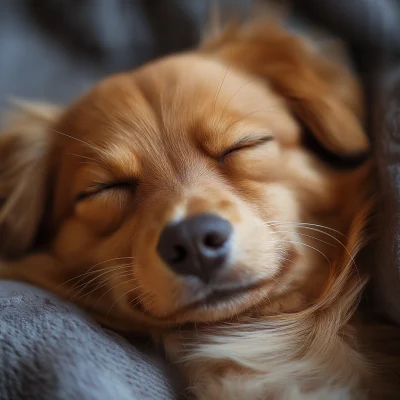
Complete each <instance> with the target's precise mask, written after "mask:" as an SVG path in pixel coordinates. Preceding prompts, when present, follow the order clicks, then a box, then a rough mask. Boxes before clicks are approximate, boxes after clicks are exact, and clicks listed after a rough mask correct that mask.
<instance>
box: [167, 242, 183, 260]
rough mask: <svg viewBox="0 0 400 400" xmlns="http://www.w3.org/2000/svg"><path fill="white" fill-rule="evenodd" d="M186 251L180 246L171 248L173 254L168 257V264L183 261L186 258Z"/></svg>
mask: <svg viewBox="0 0 400 400" xmlns="http://www.w3.org/2000/svg"><path fill="white" fill-rule="evenodd" d="M187 254H188V252H187V250H186V249H185V248H184V247H183V246H180V245H175V246H174V247H173V252H172V254H171V256H170V257H169V260H168V261H169V262H173V263H179V262H182V261H184V260H185V258H186V257H187Z"/></svg>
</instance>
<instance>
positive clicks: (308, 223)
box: [265, 221, 346, 237]
mask: <svg viewBox="0 0 400 400" xmlns="http://www.w3.org/2000/svg"><path fill="white" fill-rule="evenodd" d="M285 224H288V225H306V226H315V227H318V228H324V229H327V230H329V231H333V232H336V233H337V234H339V235H341V236H344V237H346V235H345V234H344V233H342V232H340V231H338V230H336V229H333V228H330V227H329V226H325V225H319V224H312V223H310V222H290V221H268V222H265V225H285Z"/></svg>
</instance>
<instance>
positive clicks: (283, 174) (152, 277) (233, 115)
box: [0, 23, 395, 399]
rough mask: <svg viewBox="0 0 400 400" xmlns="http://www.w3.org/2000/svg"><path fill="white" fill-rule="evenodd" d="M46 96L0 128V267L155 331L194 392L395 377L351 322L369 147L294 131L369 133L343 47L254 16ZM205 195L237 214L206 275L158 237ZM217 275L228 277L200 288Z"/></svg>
mask: <svg viewBox="0 0 400 400" xmlns="http://www.w3.org/2000/svg"><path fill="white" fill-rule="evenodd" d="M48 111H49V110H48V109H42V108H41V107H40V106H38V108H34V109H26V110H25V111H24V113H23V115H24V116H23V119H22V120H20V121H18V122H17V123H16V124H11V125H10V128H9V129H8V130H6V132H5V133H4V134H3V135H2V136H0V153H1V154H2V158H1V161H0V178H1V181H0V195H1V196H2V198H3V201H2V204H3V205H2V209H1V213H0V234H1V236H2V237H4V238H6V240H3V241H2V243H1V247H0V248H1V251H2V253H3V254H4V255H5V256H8V257H9V258H10V257H17V259H16V260H14V261H9V262H7V263H5V262H4V263H3V266H2V267H1V269H0V276H2V277H6V278H12V279H22V280H27V281H29V282H32V283H34V284H37V285H40V286H42V287H45V288H47V289H49V290H52V291H54V292H56V293H57V294H59V295H61V296H63V297H66V298H70V299H72V300H73V301H75V302H77V303H78V304H80V305H81V306H83V307H85V308H86V309H88V310H89V311H90V312H91V313H92V314H93V315H94V316H95V317H96V318H97V319H98V320H99V321H101V322H102V323H104V324H106V325H108V326H110V327H112V328H114V329H119V330H125V331H142V332H147V333H149V334H152V335H153V336H154V338H155V339H160V340H161V341H162V342H163V343H164V345H165V347H166V351H167V353H168V355H169V357H170V358H171V359H172V360H174V361H177V362H180V363H181V364H183V365H184V368H182V371H183V372H184V373H185V374H186V378H187V379H188V382H189V385H190V387H191V389H192V392H193V393H194V394H195V395H196V396H197V397H198V398H199V399H243V398H248V399H267V398H268V399H302V398H304V399H320V398H326V399H345V398H349V399H358V398H367V397H369V398H390V396H392V395H393V394H394V393H395V389H393V388H392V387H389V386H387V384H386V383H382V381H380V380H379V379H378V377H379V376H378V374H377V372H376V370H375V367H376V365H374V362H373V361H374V359H373V358H371V356H370V353H369V352H368V351H364V349H363V348H361V347H360V346H359V344H358V343H359V335H360V331H359V330H358V325H357V329H356V325H354V323H353V317H354V312H355V310H356V307H357V302H358V297H359V295H360V292H361V290H362V288H363V285H364V283H365V271H363V269H362V268H359V269H357V267H356V264H355V262H354V258H353V257H354V256H355V255H356V253H357V251H358V249H359V248H360V246H362V245H363V242H364V241H365V235H364V233H363V230H364V228H365V226H366V222H367V219H368V215H369V213H370V209H371V204H372V199H371V187H370V186H371V185H370V182H371V165H370V162H366V163H364V164H362V165H360V166H358V167H354V168H351V169H347V170H338V169H336V168H334V167H333V166H331V165H330V164H329V163H326V162H324V161H322V160H320V158H319V157H318V156H317V155H315V154H314V153H313V152H311V151H310V150H308V149H307V148H306V147H305V146H303V144H302V140H303V136H304V130H305V128H306V129H307V130H309V131H310V132H311V133H312V135H313V136H314V137H315V138H316V140H317V141H318V142H319V144H320V145H321V146H322V147H324V148H325V149H327V150H328V151H330V152H331V153H334V154H336V155H338V156H340V157H342V158H352V157H355V156H358V155H360V154H363V153H365V152H367V151H368V146H369V144H368V140H367V138H366V136H365V134H364V132H363V128H362V124H363V101H362V94H361V90H360V88H359V85H358V83H357V81H356V79H355V77H354V76H353V75H352V74H351V73H350V72H349V71H348V70H347V69H346V68H345V66H344V65H343V64H340V63H335V62H332V60H328V59H326V58H325V57H324V56H323V55H321V53H320V52H319V51H318V49H316V48H314V47H313V46H311V45H310V44H309V43H308V42H307V41H305V40H303V39H302V38H297V37H295V36H293V35H291V34H289V33H287V32H286V31H285V30H284V29H281V28H279V27H278V26H276V25H274V24H265V23H264V24H263V25H252V26H250V27H247V28H242V29H238V30H235V29H233V30H231V31H229V30H228V31H227V32H226V34H224V35H222V36H221V37H220V38H218V39H216V40H214V41H212V42H209V43H207V44H206V45H204V46H203V47H201V48H200V49H199V50H197V51H194V52H190V53H186V54H182V55H177V56H171V57H168V58H165V59H162V60H159V61H155V62H153V63H150V64H148V65H145V66H144V67H142V68H139V69H138V70H136V71H133V72H127V73H122V74H119V75H117V76H113V77H110V78H109V79H106V80H105V81H103V82H100V83H99V84H98V85H96V86H95V87H94V88H93V89H92V90H91V91H90V92H89V93H88V94H86V95H85V96H83V97H82V98H81V99H79V100H78V101H77V102H75V103H74V104H73V105H72V106H70V107H69V108H67V109H65V110H64V111H60V110H57V109H55V110H53V111H52V112H48ZM266 136H268V137H269V136H272V137H273V139H272V140H269V139H268V142H266V143H264V142H263V138H265V137H266ZM238 143H239V144H240V146H243V144H244V146H243V148H241V149H240V150H237V151H233V152H231V153H229V154H226V152H227V150H230V149H232V146H235V145H236V146H238ZM109 183H112V184H115V183H118V186H117V187H115V186H114V187H112V188H108V187H107V188H106V189H104V187H103V186H102V185H103V184H107V185H108V184H109ZM92 192H93V193H92ZM94 192H96V193H94ZM202 212H208V213H210V212H211V213H214V214H217V215H219V216H221V217H223V218H225V219H227V220H228V221H230V223H231V224H232V225H233V226H234V230H235V237H234V247H233V253H232V255H231V257H232V259H231V267H230V268H229V269H228V270H227V272H226V273H224V274H223V276H222V277H220V278H219V280H217V281H215V282H213V283H212V284H210V285H208V286H206V287H205V286H204V285H201V284H200V283H199V282H197V281H195V280H193V279H187V278H182V277H181V276H178V275H176V274H175V273H174V272H173V271H172V270H170V269H169V268H168V267H167V266H166V265H164V263H163V262H162V260H161V259H160V257H159V256H158V254H157V252H156V246H157V241H158V238H159V236H160V232H161V230H162V229H163V228H164V227H165V226H166V225H167V224H168V223H170V222H171V221H177V220H180V219H181V218H184V217H188V216H193V215H196V214H199V213H202ZM359 267H360V266H359ZM226 289H237V293H236V295H235V294H232V296H231V297H230V298H228V299H227V300H225V301H221V302H219V303H216V304H214V305H210V306H207V304H202V301H203V300H204V299H205V298H206V297H207V295H208V294H210V293H211V292H212V291H213V290H226ZM244 289H245V290H244ZM241 290H243V291H241ZM383 387H385V390H386V392H384V390H383ZM374 396H375V397H374ZM376 396H378V397H376ZM379 396H380V397H379ZM384 396H386V397H384ZM393 396H394V395H393Z"/></svg>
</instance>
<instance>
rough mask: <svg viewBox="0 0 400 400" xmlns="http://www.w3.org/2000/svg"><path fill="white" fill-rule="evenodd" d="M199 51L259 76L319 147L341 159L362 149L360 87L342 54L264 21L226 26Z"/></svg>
mask: <svg viewBox="0 0 400 400" xmlns="http://www.w3.org/2000/svg"><path fill="white" fill-rule="evenodd" d="M204 51H205V52H206V53H209V54H210V53H211V54H213V53H214V54H216V55H217V56H219V57H222V58H223V59H225V60H226V61H227V63H229V65H231V66H234V67H237V68H239V69H241V70H244V71H245V72H247V73H250V74H252V75H256V76H259V77H260V78H262V79H265V80H266V81H267V83H268V84H269V85H271V87H272V88H273V89H274V90H275V91H276V92H277V93H279V94H280V95H282V96H283V97H284V98H285V99H286V101H287V103H288V105H289V106H290V108H291V109H292V111H293V113H294V114H295V116H296V117H297V118H298V120H299V121H301V123H302V124H303V125H305V126H306V127H307V129H308V131H309V132H311V133H312V134H313V136H314V138H315V139H316V140H317V141H318V143H319V145H320V146H322V147H323V148H324V149H325V150H327V151H329V152H330V153H333V154H335V155H337V156H339V157H341V158H345V159H348V158H354V157H356V158H359V157H360V155H363V154H365V153H366V152H368V150H369V141H368V138H367V136H366V134H365V133H364V130H363V127H362V120H363V98H362V91H361V88H360V86H359V84H358V82H357V80H356V78H355V76H353V74H352V73H351V72H350V69H348V68H347V67H346V66H345V65H344V64H343V58H341V61H340V62H338V60H334V59H330V57H326V56H325V55H324V54H323V51H321V49H319V48H318V44H315V45H313V42H312V41H310V42H307V41H306V40H305V39H304V38H300V37H297V36H295V35H294V34H291V33H289V32H288V31H287V30H286V29H282V28H280V27H279V26H278V25H277V24H276V23H274V22H271V21H265V20H264V21H263V23H262V24H254V25H251V26H250V27H249V28H242V29H235V28H234V27H231V28H229V29H228V30H227V31H226V32H225V33H224V34H223V35H221V36H220V37H219V38H217V39H216V40H213V41H211V42H209V43H206V44H205V46H204Z"/></svg>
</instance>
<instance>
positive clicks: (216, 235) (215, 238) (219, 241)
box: [203, 232, 227, 249]
mask: <svg viewBox="0 0 400 400" xmlns="http://www.w3.org/2000/svg"><path fill="white" fill-rule="evenodd" d="M226 241H227V236H226V235H223V234H222V233H220V232H210V233H208V234H207V235H206V236H205V237H204V239H203V244H204V246H206V247H209V248H212V249H218V248H220V247H221V246H222V245H223V244H224V243H225V242H226Z"/></svg>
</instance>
